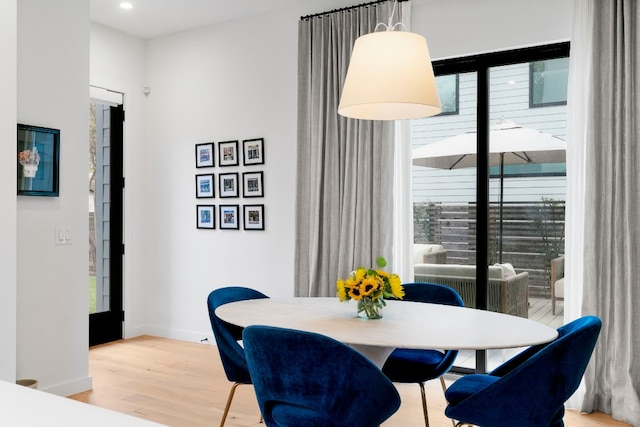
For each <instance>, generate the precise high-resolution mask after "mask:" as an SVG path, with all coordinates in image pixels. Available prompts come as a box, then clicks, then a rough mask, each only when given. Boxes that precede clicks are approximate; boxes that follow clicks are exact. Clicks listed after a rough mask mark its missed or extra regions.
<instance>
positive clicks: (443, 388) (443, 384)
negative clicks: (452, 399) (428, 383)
mask: <svg viewBox="0 0 640 427" xmlns="http://www.w3.org/2000/svg"><path fill="white" fill-rule="evenodd" d="M440 385H442V392H443V393H445V394H446V393H447V385H446V384H445V383H444V376H441V377H440ZM451 424H453V427H456V422H455V421H454V420H451Z"/></svg>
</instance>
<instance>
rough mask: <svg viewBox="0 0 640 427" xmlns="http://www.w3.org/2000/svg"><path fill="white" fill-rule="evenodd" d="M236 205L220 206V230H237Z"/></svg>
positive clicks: (237, 210) (238, 227)
mask: <svg viewBox="0 0 640 427" xmlns="http://www.w3.org/2000/svg"><path fill="white" fill-rule="evenodd" d="M239 209H240V207H239V206H238V205H220V230H238V229H240V221H239V219H238V215H239V214H240V212H239Z"/></svg>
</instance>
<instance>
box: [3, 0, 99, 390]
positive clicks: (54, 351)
mask: <svg viewBox="0 0 640 427" xmlns="http://www.w3.org/2000/svg"><path fill="white" fill-rule="evenodd" d="M17 22H18V45H17V46H18V61H17V64H18V67H17V69H18V78H17V93H18V100H17V119H18V122H19V123H25V124H31V125H38V126H44V127H52V128H57V129H60V132H61V142H60V196H59V197H27V196H20V197H18V202H17V215H18V221H17V223H18V227H17V231H18V244H17V269H18V273H17V278H18V286H17V288H18V289H17V297H18V304H17V376H18V377H21V378H36V379H38V380H39V382H40V388H41V389H46V390H48V391H51V392H54V393H57V394H64V395H67V394H72V393H75V392H79V391H83V390H86V389H88V388H90V387H91V380H90V378H89V376H88V316H87V306H88V286H87V281H88V213H87V197H88V191H87V188H88V153H89V149H88V120H89V114H88V94H89V90H88V87H89V5H88V2H86V1H84V0H60V1H56V2H51V1H49V0H20V2H19V3H18V21H17ZM13 147H14V150H15V145H14V146H13ZM12 157H13V158H14V159H15V152H14V153H13V155H12ZM14 176H15V174H14ZM14 179H15V178H14ZM14 182H15V181H14ZM56 225H64V226H70V227H71V230H72V240H73V244H71V245H68V246H55V244H54V230H55V226H56Z"/></svg>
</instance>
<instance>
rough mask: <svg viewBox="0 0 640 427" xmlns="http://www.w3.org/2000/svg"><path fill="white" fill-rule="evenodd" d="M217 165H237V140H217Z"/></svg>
mask: <svg viewBox="0 0 640 427" xmlns="http://www.w3.org/2000/svg"><path fill="white" fill-rule="evenodd" d="M218 165H219V166H238V141H224V142H218Z"/></svg>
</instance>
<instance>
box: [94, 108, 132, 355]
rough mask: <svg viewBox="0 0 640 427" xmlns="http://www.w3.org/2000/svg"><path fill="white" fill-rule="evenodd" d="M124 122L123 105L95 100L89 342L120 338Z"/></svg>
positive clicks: (95, 343) (121, 317)
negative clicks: (92, 291) (93, 289)
mask: <svg viewBox="0 0 640 427" xmlns="http://www.w3.org/2000/svg"><path fill="white" fill-rule="evenodd" d="M123 120H124V111H123V108H122V105H119V106H115V107H112V106H108V105H105V104H100V103H96V104H95V149H94V147H92V150H91V152H92V156H93V157H94V160H93V168H92V169H93V171H92V172H93V183H92V185H91V188H92V190H93V201H94V203H93V206H94V207H95V208H94V209H93V210H94V212H93V221H92V230H91V235H92V240H93V243H92V245H91V247H92V253H91V254H90V260H91V263H92V273H94V274H95V276H94V277H95V299H94V300H93V301H90V314H89V345H97V344H102V343H105V342H110V341H115V340H118V339H121V338H122V323H123V321H124V312H123V311H122V261H123V259H122V258H123V248H124V246H123V239H122V231H123V227H122V213H123V211H122V192H123V186H124V178H123V161H122V148H123V147H122V145H123ZM90 286H92V285H91V284H90ZM92 295H93V293H92Z"/></svg>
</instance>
